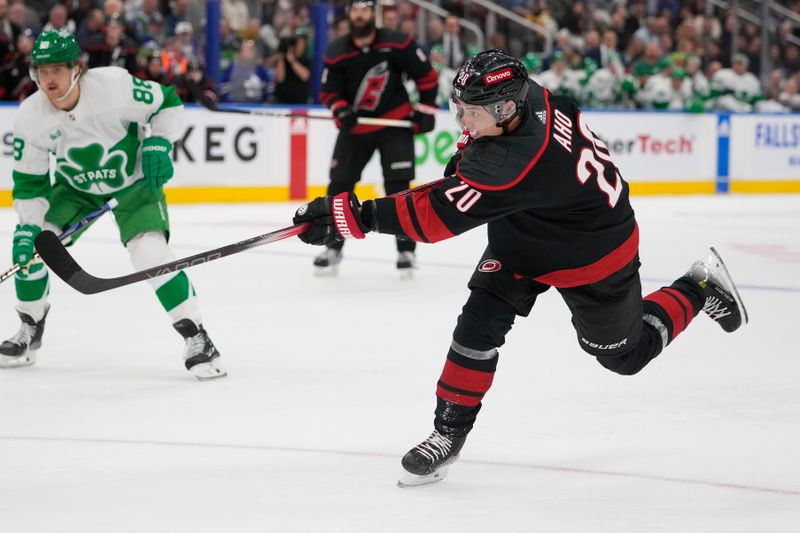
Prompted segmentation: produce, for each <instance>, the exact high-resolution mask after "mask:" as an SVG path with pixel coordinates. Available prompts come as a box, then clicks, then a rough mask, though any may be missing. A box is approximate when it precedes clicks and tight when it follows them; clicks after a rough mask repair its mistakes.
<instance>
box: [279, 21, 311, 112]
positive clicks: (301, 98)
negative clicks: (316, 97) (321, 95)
mask: <svg viewBox="0 0 800 533" xmlns="http://www.w3.org/2000/svg"><path fill="white" fill-rule="evenodd" d="M305 51H306V36H305V34H304V33H299V32H298V33H295V34H294V35H290V36H288V37H282V38H281V40H280V41H279V43H278V57H277V61H276V62H275V102H276V103H278V104H307V103H308V99H309V97H310V96H311V82H310V80H311V64H310V63H309V61H308V59H306V58H305V57H304V56H305Z"/></svg>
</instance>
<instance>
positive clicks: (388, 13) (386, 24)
mask: <svg viewBox="0 0 800 533" xmlns="http://www.w3.org/2000/svg"><path fill="white" fill-rule="evenodd" d="M381 27H382V28H386V29H387V30H392V31H400V15H399V14H398V13H397V9H395V8H394V7H392V8H388V7H386V8H384V9H383V10H382V11H381Z"/></svg>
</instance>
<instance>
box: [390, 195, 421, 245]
mask: <svg viewBox="0 0 800 533" xmlns="http://www.w3.org/2000/svg"><path fill="white" fill-rule="evenodd" d="M394 205H395V208H396V209H397V220H398V221H399V222H400V227H401V228H403V231H404V232H405V233H406V235H408V236H409V237H411V239H412V240H414V241H417V242H423V239H422V237H421V236H420V234H419V233H417V230H416V229H415V228H414V221H413V220H411V213H409V211H408V205H407V204H406V197H405V195H402V196H395V198H394Z"/></svg>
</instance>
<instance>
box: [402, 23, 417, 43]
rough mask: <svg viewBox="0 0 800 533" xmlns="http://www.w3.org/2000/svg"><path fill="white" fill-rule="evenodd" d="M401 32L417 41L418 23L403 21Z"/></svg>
mask: <svg viewBox="0 0 800 533" xmlns="http://www.w3.org/2000/svg"><path fill="white" fill-rule="evenodd" d="M400 31H401V32H403V33H405V34H406V35H408V36H409V37H411V38H412V39H414V40H415V41H416V40H417V21H416V20H414V19H403V21H402V22H400Z"/></svg>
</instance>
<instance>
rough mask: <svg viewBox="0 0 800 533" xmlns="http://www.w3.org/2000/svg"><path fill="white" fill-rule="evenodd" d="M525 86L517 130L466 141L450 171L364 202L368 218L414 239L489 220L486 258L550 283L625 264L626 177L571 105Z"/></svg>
mask: <svg viewBox="0 0 800 533" xmlns="http://www.w3.org/2000/svg"><path fill="white" fill-rule="evenodd" d="M529 83H530V87H529V90H528V96H527V112H526V114H525V116H524V119H523V121H522V123H521V124H520V126H519V127H518V128H517V129H516V130H514V131H513V132H511V133H509V134H507V135H502V136H498V137H480V138H478V139H476V140H474V141H473V142H471V143H470V144H469V145H468V146H467V147H466V148H464V150H463V152H462V156H461V160H460V161H459V162H458V165H457V167H456V173H455V174H454V175H453V176H448V177H445V178H444V179H441V180H439V181H435V182H433V183H429V184H427V185H423V186H422V187H418V188H416V189H411V190H409V191H404V192H402V193H399V194H396V195H393V196H389V197H385V198H379V199H377V200H374V202H375V206H374V210H372V206H367V205H365V208H367V209H365V210H364V212H365V213H366V212H368V211H372V212H371V215H372V218H373V220H370V221H369V224H370V225H371V226H373V227H374V228H375V229H376V231H378V232H381V233H391V234H395V235H406V236H408V237H409V238H411V239H413V240H415V241H420V242H436V241H440V240H442V239H447V238H449V237H452V236H454V235H457V234H460V233H463V232H465V231H467V230H469V229H472V228H475V227H477V226H480V225H482V224H486V225H487V227H488V234H489V249H490V250H491V252H492V256H493V259H495V260H497V261H500V262H501V263H502V265H503V266H504V267H506V268H509V269H511V271H512V272H515V273H517V274H518V275H520V276H524V277H531V278H534V279H536V280H538V281H541V282H542V283H546V284H549V285H553V286H555V287H574V286H578V285H584V284H588V283H593V282H596V281H599V280H601V279H603V278H605V277H607V276H608V275H610V274H612V273H614V272H616V271H617V270H619V269H620V268H622V267H623V266H625V265H626V264H627V263H629V262H630V261H631V260H632V259H633V258H634V257H635V256H636V253H637V251H638V242H639V234H638V229H637V226H636V221H635V218H634V213H633V209H632V208H631V205H630V202H629V201H628V184H627V183H626V182H625V180H623V179H622V176H621V175H620V173H619V170H618V169H617V167H616V166H615V165H614V163H613V161H612V159H611V157H610V154H609V150H608V148H607V147H606V145H605V144H603V142H602V141H601V140H600V139H599V138H598V137H596V136H595V135H594V134H593V133H592V132H591V130H589V128H588V126H587V125H586V121H585V119H584V116H583V115H582V114H581V112H580V110H579V109H578V107H577V106H576V105H575V103H574V102H573V101H572V100H571V99H569V98H566V97H561V96H554V95H552V94H550V93H549V92H548V91H546V90H545V89H543V88H542V87H541V86H539V85H537V84H535V83H533V82H529ZM367 203H368V202H365V204H367ZM368 216H369V215H368Z"/></svg>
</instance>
